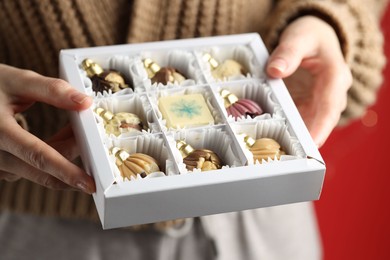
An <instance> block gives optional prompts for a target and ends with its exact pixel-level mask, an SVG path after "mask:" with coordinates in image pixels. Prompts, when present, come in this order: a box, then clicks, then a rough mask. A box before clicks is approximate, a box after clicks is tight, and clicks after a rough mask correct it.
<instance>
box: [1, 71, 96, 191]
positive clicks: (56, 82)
mask: <svg viewBox="0 0 390 260" xmlns="http://www.w3.org/2000/svg"><path fill="white" fill-rule="evenodd" d="M36 101H38V102H44V103H47V104H50V105H53V106H55V107H58V108H61V109H66V110H83V109H86V108H88V107H89V106H90V105H91V104H92V100H91V98H90V97H88V96H86V95H84V94H82V93H80V92H78V91H77V90H76V89H74V88H72V87H71V86H70V85H69V84H68V83H67V82H65V81H63V80H60V79H55V78H48V77H44V76H41V75H39V74H37V73H35V72H32V71H28V70H21V69H17V68H13V67H10V66H7V65H3V64H0V180H1V179H5V180H15V179H18V178H26V179H29V180H31V181H33V182H36V183H38V184H41V185H43V186H46V187H49V188H52V189H74V188H76V189H78V190H82V191H84V192H86V193H89V194H91V193H93V192H94V191H95V184H94V181H93V179H92V177H91V176H89V175H87V174H86V173H85V172H84V171H83V170H82V169H80V168H79V167H77V166H76V165H74V164H73V163H71V162H70V160H72V159H74V158H75V157H76V156H77V147H76V143H75V140H74V138H73V133H72V130H71V129H70V127H67V128H64V129H62V130H61V131H60V132H59V133H57V134H56V135H55V136H53V137H52V138H51V139H50V140H48V142H47V143H45V142H43V141H42V140H40V139H39V138H37V137H36V136H34V135H32V134H30V133H29V132H27V131H25V130H24V129H23V128H22V127H20V125H19V124H18V123H17V122H16V120H15V118H14V115H15V114H16V113H19V112H22V111H24V110H26V109H28V108H29V107H30V106H31V105H32V104H33V103H34V102H36Z"/></svg>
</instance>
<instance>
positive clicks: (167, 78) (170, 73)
mask: <svg viewBox="0 0 390 260" xmlns="http://www.w3.org/2000/svg"><path fill="white" fill-rule="evenodd" d="M143 63H144V67H145V69H146V72H147V73H148V77H149V78H150V79H151V81H152V83H153V84H154V83H161V84H163V85H166V84H168V82H169V83H179V84H180V83H181V82H183V81H184V80H186V78H185V77H184V76H183V75H182V74H181V73H180V72H179V71H178V70H177V69H175V68H173V67H163V68H161V67H160V66H159V65H158V64H157V63H156V62H154V61H152V60H151V59H144V60H143Z"/></svg>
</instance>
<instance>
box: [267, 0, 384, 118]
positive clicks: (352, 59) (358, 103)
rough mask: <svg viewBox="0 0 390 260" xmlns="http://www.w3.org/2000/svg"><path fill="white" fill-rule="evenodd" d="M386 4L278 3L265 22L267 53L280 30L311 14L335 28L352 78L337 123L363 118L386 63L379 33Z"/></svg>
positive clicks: (352, 0) (349, 0)
mask: <svg viewBox="0 0 390 260" xmlns="http://www.w3.org/2000/svg"><path fill="white" fill-rule="evenodd" d="M386 5H387V0H375V1H365V0H339V1H336V0H320V1H309V0H281V1H278V3H277V4H276V5H275V8H274V10H273V13H272V15H271V18H270V19H269V20H268V23H267V34H266V35H265V39H264V40H265V42H266V44H267V46H268V48H269V50H270V51H272V49H273V48H275V47H276V45H277V42H278V37H279V35H280V33H281V32H282V31H283V29H284V28H285V27H286V26H287V25H288V24H289V23H290V22H291V21H293V20H294V19H296V18H298V17H301V16H304V15H313V16H316V17H319V18H321V19H323V20H325V21H326V22H328V23H329V24H330V25H331V26H332V27H333V28H334V29H335V31H336V33H337V35H338V37H339V41H340V45H341V49H342V51H343V54H344V57H345V60H346V62H347V64H348V65H349V66H350V68H351V71H352V75H353V83H352V86H351V88H350V90H349V92H348V104H347V108H346V109H345V110H344V111H343V113H342V115H341V119H340V124H344V123H346V122H347V121H350V120H352V119H355V118H358V117H360V116H362V115H363V114H364V112H365V111H366V108H367V107H368V106H370V105H372V104H373V103H374V102H375V101H376V97H377V91H378V89H379V87H380V86H381V85H382V81H383V74H382V70H383V67H384V65H385V62H386V59H385V55H384V50H383V35H382V32H381V30H380V21H381V17H382V13H383V10H385V7H386Z"/></svg>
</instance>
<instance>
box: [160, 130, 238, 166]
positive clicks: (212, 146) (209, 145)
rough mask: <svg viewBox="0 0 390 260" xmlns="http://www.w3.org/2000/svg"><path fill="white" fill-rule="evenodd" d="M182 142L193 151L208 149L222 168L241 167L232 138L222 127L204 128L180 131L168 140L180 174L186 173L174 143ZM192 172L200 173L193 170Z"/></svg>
mask: <svg viewBox="0 0 390 260" xmlns="http://www.w3.org/2000/svg"><path fill="white" fill-rule="evenodd" d="M180 140H181V141H184V142H186V143H187V144H189V145H191V146H192V147H193V148H194V149H209V150H211V151H213V152H215V153H216V154H217V155H218V156H219V157H220V159H221V160H222V162H223V166H222V169H223V168H230V167H236V166H242V163H241V162H239V161H238V160H237V158H238V155H237V150H236V149H235V148H234V147H233V146H232V136H230V135H229V134H228V132H227V131H226V129H225V128H224V127H206V128H201V129H192V130H187V131H185V130H182V131H177V132H174V133H172V135H171V136H170V138H168V142H169V145H170V147H171V149H172V154H173V156H174V158H175V161H176V162H177V163H178V165H179V169H180V172H181V173H188V172H189V171H188V170H187V169H186V166H185V164H184V163H183V157H182V155H181V153H180V151H179V150H178V149H177V148H176V141H180ZM193 172H201V170H200V169H195V170H194V171H193Z"/></svg>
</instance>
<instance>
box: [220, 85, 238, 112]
mask: <svg viewBox="0 0 390 260" xmlns="http://www.w3.org/2000/svg"><path fill="white" fill-rule="evenodd" d="M220 93H221V96H222V97H223V100H224V104H225V108H228V107H230V106H231V105H233V104H234V103H236V102H237V101H238V97H237V96H236V95H234V94H232V93H230V91H229V90H226V89H223V90H221V92H220Z"/></svg>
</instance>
